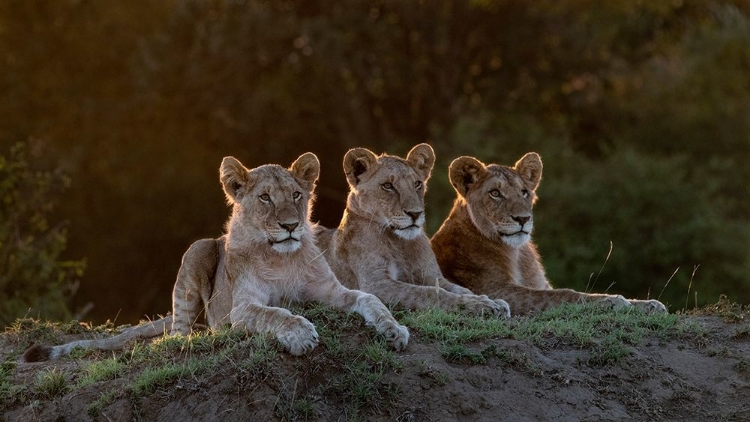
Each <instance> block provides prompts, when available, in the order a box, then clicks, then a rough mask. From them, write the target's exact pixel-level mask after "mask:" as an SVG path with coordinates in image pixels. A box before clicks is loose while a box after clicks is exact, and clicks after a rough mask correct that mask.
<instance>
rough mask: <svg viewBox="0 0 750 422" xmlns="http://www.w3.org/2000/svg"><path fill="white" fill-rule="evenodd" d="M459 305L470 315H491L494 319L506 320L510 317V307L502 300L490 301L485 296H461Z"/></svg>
mask: <svg viewBox="0 0 750 422" xmlns="http://www.w3.org/2000/svg"><path fill="white" fill-rule="evenodd" d="M461 305H462V306H463V307H464V308H465V309H466V311H467V312H469V313H471V314H477V315H482V314H486V313H492V315H494V316H496V317H502V318H507V317H509V316H510V306H508V303H507V302H505V301H504V300H499V299H498V300H492V299H490V298H488V297H487V296H486V295H482V296H476V295H463V296H461Z"/></svg>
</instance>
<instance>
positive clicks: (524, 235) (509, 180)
mask: <svg viewBox="0 0 750 422" xmlns="http://www.w3.org/2000/svg"><path fill="white" fill-rule="evenodd" d="M448 173H449V179H450V182H451V184H452V185H453V187H454V188H455V190H456V192H457V198H456V200H455V202H454V205H453V209H452V210H451V212H450V214H449V215H448V217H447V218H446V220H445V221H444V222H443V224H442V226H441V227H440V228H439V229H438V231H437V232H436V233H435V234H434V235H433V237H432V239H431V244H432V249H433V250H434V252H435V256H436V257H437V261H438V263H439V265H440V269H441V271H442V272H443V274H445V276H446V277H447V278H448V279H450V280H451V281H453V282H455V283H457V284H459V285H461V286H463V287H466V288H468V289H469V290H471V291H472V292H475V293H478V294H486V295H488V296H489V297H493V298H502V299H504V300H505V301H507V302H508V303H509V304H510V308H511V310H512V311H513V313H514V314H526V313H529V312H532V311H540V310H543V309H547V308H550V307H554V306H558V305H560V304H562V303H566V302H572V303H580V302H589V301H599V302H601V303H602V304H603V305H605V306H611V307H613V308H622V307H627V306H636V307H637V308H640V309H642V310H644V311H647V312H666V307H665V306H664V305H663V304H662V303H661V302H659V301H657V300H627V299H625V298H624V297H622V296H620V295H608V294H592V293H583V292H578V291H574V290H571V289H554V288H552V284H551V283H550V281H549V280H548V279H547V277H546V275H545V273H544V268H543V267H542V263H541V260H540V257H539V253H538V252H537V249H536V246H535V245H534V243H533V242H532V241H531V231H532V229H533V227H534V216H533V213H532V208H533V206H534V203H535V202H536V199H537V195H536V189H537V187H538V186H539V182H540V181H541V179H542V159H541V157H540V156H539V155H538V154H537V153H535V152H530V153H528V154H526V155H524V156H523V157H522V158H521V159H520V160H518V162H516V163H515V165H514V166H513V167H507V166H502V165H497V164H490V165H485V164H484V163H482V162H481V161H479V160H477V159H476V158H474V157H466V156H464V157H459V158H456V159H455V160H453V162H452V163H451V164H450V167H449V169H448Z"/></svg>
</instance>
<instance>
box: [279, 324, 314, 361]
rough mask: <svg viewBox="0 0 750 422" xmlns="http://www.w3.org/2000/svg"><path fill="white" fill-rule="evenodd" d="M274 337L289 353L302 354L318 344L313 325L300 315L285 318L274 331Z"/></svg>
mask: <svg viewBox="0 0 750 422" xmlns="http://www.w3.org/2000/svg"><path fill="white" fill-rule="evenodd" d="M276 338H277V339H278V340H279V343H281V344H282V345H283V346H284V349H285V350H286V351H288V352H289V354H291V355H294V356H300V355H304V354H305V353H308V352H309V351H311V350H312V349H314V348H315V346H317V345H318V341H319V338H318V332H317V331H315V326H314V325H313V324H312V323H311V322H310V321H308V320H306V319H305V318H302V317H301V316H293V317H290V318H289V319H287V321H285V322H284V324H282V325H281V326H280V327H279V328H278V329H277V331H276Z"/></svg>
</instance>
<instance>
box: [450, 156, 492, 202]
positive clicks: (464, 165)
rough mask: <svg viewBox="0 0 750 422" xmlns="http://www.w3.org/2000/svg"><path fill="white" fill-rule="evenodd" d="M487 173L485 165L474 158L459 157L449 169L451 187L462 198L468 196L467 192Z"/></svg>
mask: <svg viewBox="0 0 750 422" xmlns="http://www.w3.org/2000/svg"><path fill="white" fill-rule="evenodd" d="M485 173H487V168H486V167H485V165H484V163H482V162H481V161H479V160H477V159H476V158H474V157H467V156H463V157H458V158H456V159H455V160H453V162H452V163H451V165H450V167H448V177H449V178H450V181H451V185H453V188H454V189H456V192H458V194H459V195H461V196H466V192H468V191H469V189H470V188H471V187H472V185H474V183H476V181H477V180H479V178H480V177H482V175H484V174H485Z"/></svg>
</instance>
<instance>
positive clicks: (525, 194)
mask: <svg viewBox="0 0 750 422" xmlns="http://www.w3.org/2000/svg"><path fill="white" fill-rule="evenodd" d="M521 194H522V195H523V197H524V198H528V197H529V191H528V190H526V189H524V190H522V191H521Z"/></svg>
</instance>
